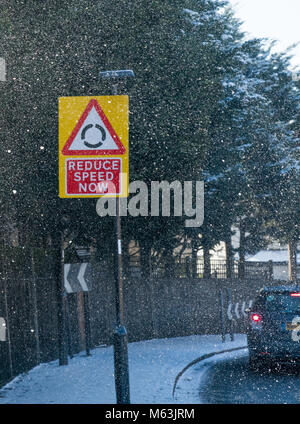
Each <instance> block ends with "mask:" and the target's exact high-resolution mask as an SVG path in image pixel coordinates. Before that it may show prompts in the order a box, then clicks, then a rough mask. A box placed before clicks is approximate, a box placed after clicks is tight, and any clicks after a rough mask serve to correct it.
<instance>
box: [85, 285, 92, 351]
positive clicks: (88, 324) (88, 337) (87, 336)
mask: <svg viewBox="0 0 300 424" xmlns="http://www.w3.org/2000/svg"><path fill="white" fill-rule="evenodd" d="M83 308H84V329H85V351H86V354H87V356H90V355H91V352H90V349H91V347H92V342H91V322H90V306H89V292H86V291H84V292H83Z"/></svg>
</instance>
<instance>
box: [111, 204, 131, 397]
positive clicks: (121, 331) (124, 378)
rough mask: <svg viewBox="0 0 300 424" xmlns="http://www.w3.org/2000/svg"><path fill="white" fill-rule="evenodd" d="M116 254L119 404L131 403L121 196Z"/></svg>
mask: <svg viewBox="0 0 300 424" xmlns="http://www.w3.org/2000/svg"><path fill="white" fill-rule="evenodd" d="M115 235H116V254H115V300H116V324H117V326H116V329H115V332H114V364H115V386H116V396H117V403H118V404H129V403H130V395H129V367H128V338H127V332H126V328H125V326H124V302H123V275H122V238H121V219H120V198H119V197H118V198H116V217H115Z"/></svg>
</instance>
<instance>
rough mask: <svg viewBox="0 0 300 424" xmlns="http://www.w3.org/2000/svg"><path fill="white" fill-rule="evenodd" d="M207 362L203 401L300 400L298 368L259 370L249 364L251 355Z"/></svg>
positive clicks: (274, 402) (239, 402) (210, 402)
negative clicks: (212, 362)
mask: <svg viewBox="0 0 300 424" xmlns="http://www.w3.org/2000/svg"><path fill="white" fill-rule="evenodd" d="M207 365H209V369H208V370H207V373H206V381H205V385H204V384H202V385H201V387H200V398H201V401H202V402H203V403H208V404H212V403H215V404H242V403H247V404H300V378H299V374H297V372H294V373H293V372H292V371H291V370H288V369H287V368H286V369H285V370H282V371H280V372H279V371H273V372H271V373H268V372H266V373H263V374H260V373H255V372H252V371H250V370H249V368H248V356H243V357H239V358H236V359H230V360H222V361H216V362H214V364H213V365H212V364H211V363H210V364H207ZM199 370H200V366H199ZM195 371H196V370H195Z"/></svg>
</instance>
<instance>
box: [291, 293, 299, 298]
mask: <svg viewBox="0 0 300 424" xmlns="http://www.w3.org/2000/svg"><path fill="white" fill-rule="evenodd" d="M291 296H292V297H300V293H291Z"/></svg>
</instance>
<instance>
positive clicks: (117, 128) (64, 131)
mask: <svg viewBox="0 0 300 424" xmlns="http://www.w3.org/2000/svg"><path fill="white" fill-rule="evenodd" d="M128 113H129V105H128V96H83V97H60V98H59V197H62V198H68V197H70V198H73V197H75V198H76V197H96V198H97V197H102V196H105V197H128V183H129V140H128V135H129V122H128Z"/></svg>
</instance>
